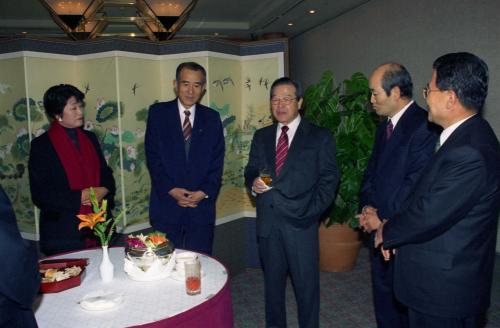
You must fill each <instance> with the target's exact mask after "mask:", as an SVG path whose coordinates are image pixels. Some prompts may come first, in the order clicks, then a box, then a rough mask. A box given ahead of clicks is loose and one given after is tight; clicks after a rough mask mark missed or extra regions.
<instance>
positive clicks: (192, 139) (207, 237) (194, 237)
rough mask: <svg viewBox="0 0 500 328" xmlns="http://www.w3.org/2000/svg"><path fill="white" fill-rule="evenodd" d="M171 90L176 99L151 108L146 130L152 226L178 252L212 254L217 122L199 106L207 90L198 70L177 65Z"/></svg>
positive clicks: (220, 148) (219, 150) (219, 160)
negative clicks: (168, 240)
mask: <svg viewBox="0 0 500 328" xmlns="http://www.w3.org/2000/svg"><path fill="white" fill-rule="evenodd" d="M173 84H174V89H175V91H176V93H177V99H175V100H172V101H169V102H161V103H157V104H154V105H152V106H151V108H150V110H149V116H148V123H147V128H146V140H145V148H146V158H147V164H148V168H149V173H150V175H151V195H150V203H149V216H150V220H151V225H152V226H153V228H155V229H157V230H160V231H163V232H165V233H166V234H167V237H168V238H169V239H170V240H171V241H172V242H173V243H174V245H175V246H176V247H178V248H184V249H189V250H193V251H198V252H202V253H206V254H211V253H212V241H213V235H214V225H215V200H216V198H217V195H218V193H219V189H220V186H221V178H222V168H223V163H224V135H223V129H222V122H221V120H220V116H219V113H217V112H216V111H214V110H213V109H211V108H208V107H206V106H203V105H200V104H199V103H198V102H199V101H200V99H201V97H202V96H203V94H204V92H205V86H206V72H205V69H204V68H203V67H202V66H201V65H199V64H197V63H194V62H187V63H182V64H180V65H179V66H178V67H177V71H176V79H175V80H174V82H173Z"/></svg>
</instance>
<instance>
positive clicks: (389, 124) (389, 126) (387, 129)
mask: <svg viewBox="0 0 500 328" xmlns="http://www.w3.org/2000/svg"><path fill="white" fill-rule="evenodd" d="M393 131H394V125H392V122H391V120H389V122H387V126H386V127H385V140H386V141H388V140H389V139H391V136H392V132H393Z"/></svg>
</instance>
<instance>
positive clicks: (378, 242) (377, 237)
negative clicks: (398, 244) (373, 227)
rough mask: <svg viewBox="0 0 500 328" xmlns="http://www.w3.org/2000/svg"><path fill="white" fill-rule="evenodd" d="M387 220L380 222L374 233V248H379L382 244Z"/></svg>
mask: <svg viewBox="0 0 500 328" xmlns="http://www.w3.org/2000/svg"><path fill="white" fill-rule="evenodd" d="M386 222H387V220H384V221H382V224H380V226H379V227H378V229H377V232H376V233H375V248H377V247H379V246H380V245H382V244H383V242H384V238H383V235H382V234H383V232H384V225H385V224H386Z"/></svg>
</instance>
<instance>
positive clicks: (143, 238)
mask: <svg viewBox="0 0 500 328" xmlns="http://www.w3.org/2000/svg"><path fill="white" fill-rule="evenodd" d="M125 241H126V242H127V244H128V246H129V247H132V248H151V249H155V248H157V247H159V246H161V245H163V244H165V243H166V242H168V239H167V237H166V235H165V234H164V233H162V232H159V231H153V232H151V233H149V234H147V235H143V234H142V233H141V234H140V235H128V236H127V239H126V240H125Z"/></svg>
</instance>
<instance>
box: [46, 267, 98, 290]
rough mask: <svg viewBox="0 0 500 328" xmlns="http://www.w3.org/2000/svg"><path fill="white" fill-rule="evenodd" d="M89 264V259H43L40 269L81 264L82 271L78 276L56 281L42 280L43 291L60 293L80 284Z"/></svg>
mask: <svg viewBox="0 0 500 328" xmlns="http://www.w3.org/2000/svg"><path fill="white" fill-rule="evenodd" d="M87 264H88V259H51V260H43V261H40V263H39V268H40V269H45V270H46V269H62V268H67V267H72V266H79V267H81V268H82V272H80V274H79V275H78V276H75V277H71V278H68V279H64V280H61V281H54V282H42V283H41V284H40V292H41V293H58V292H61V291H63V290H66V289H70V288H73V287H77V286H80V284H81V283H82V276H83V273H84V272H85V266H86V265H87Z"/></svg>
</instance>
